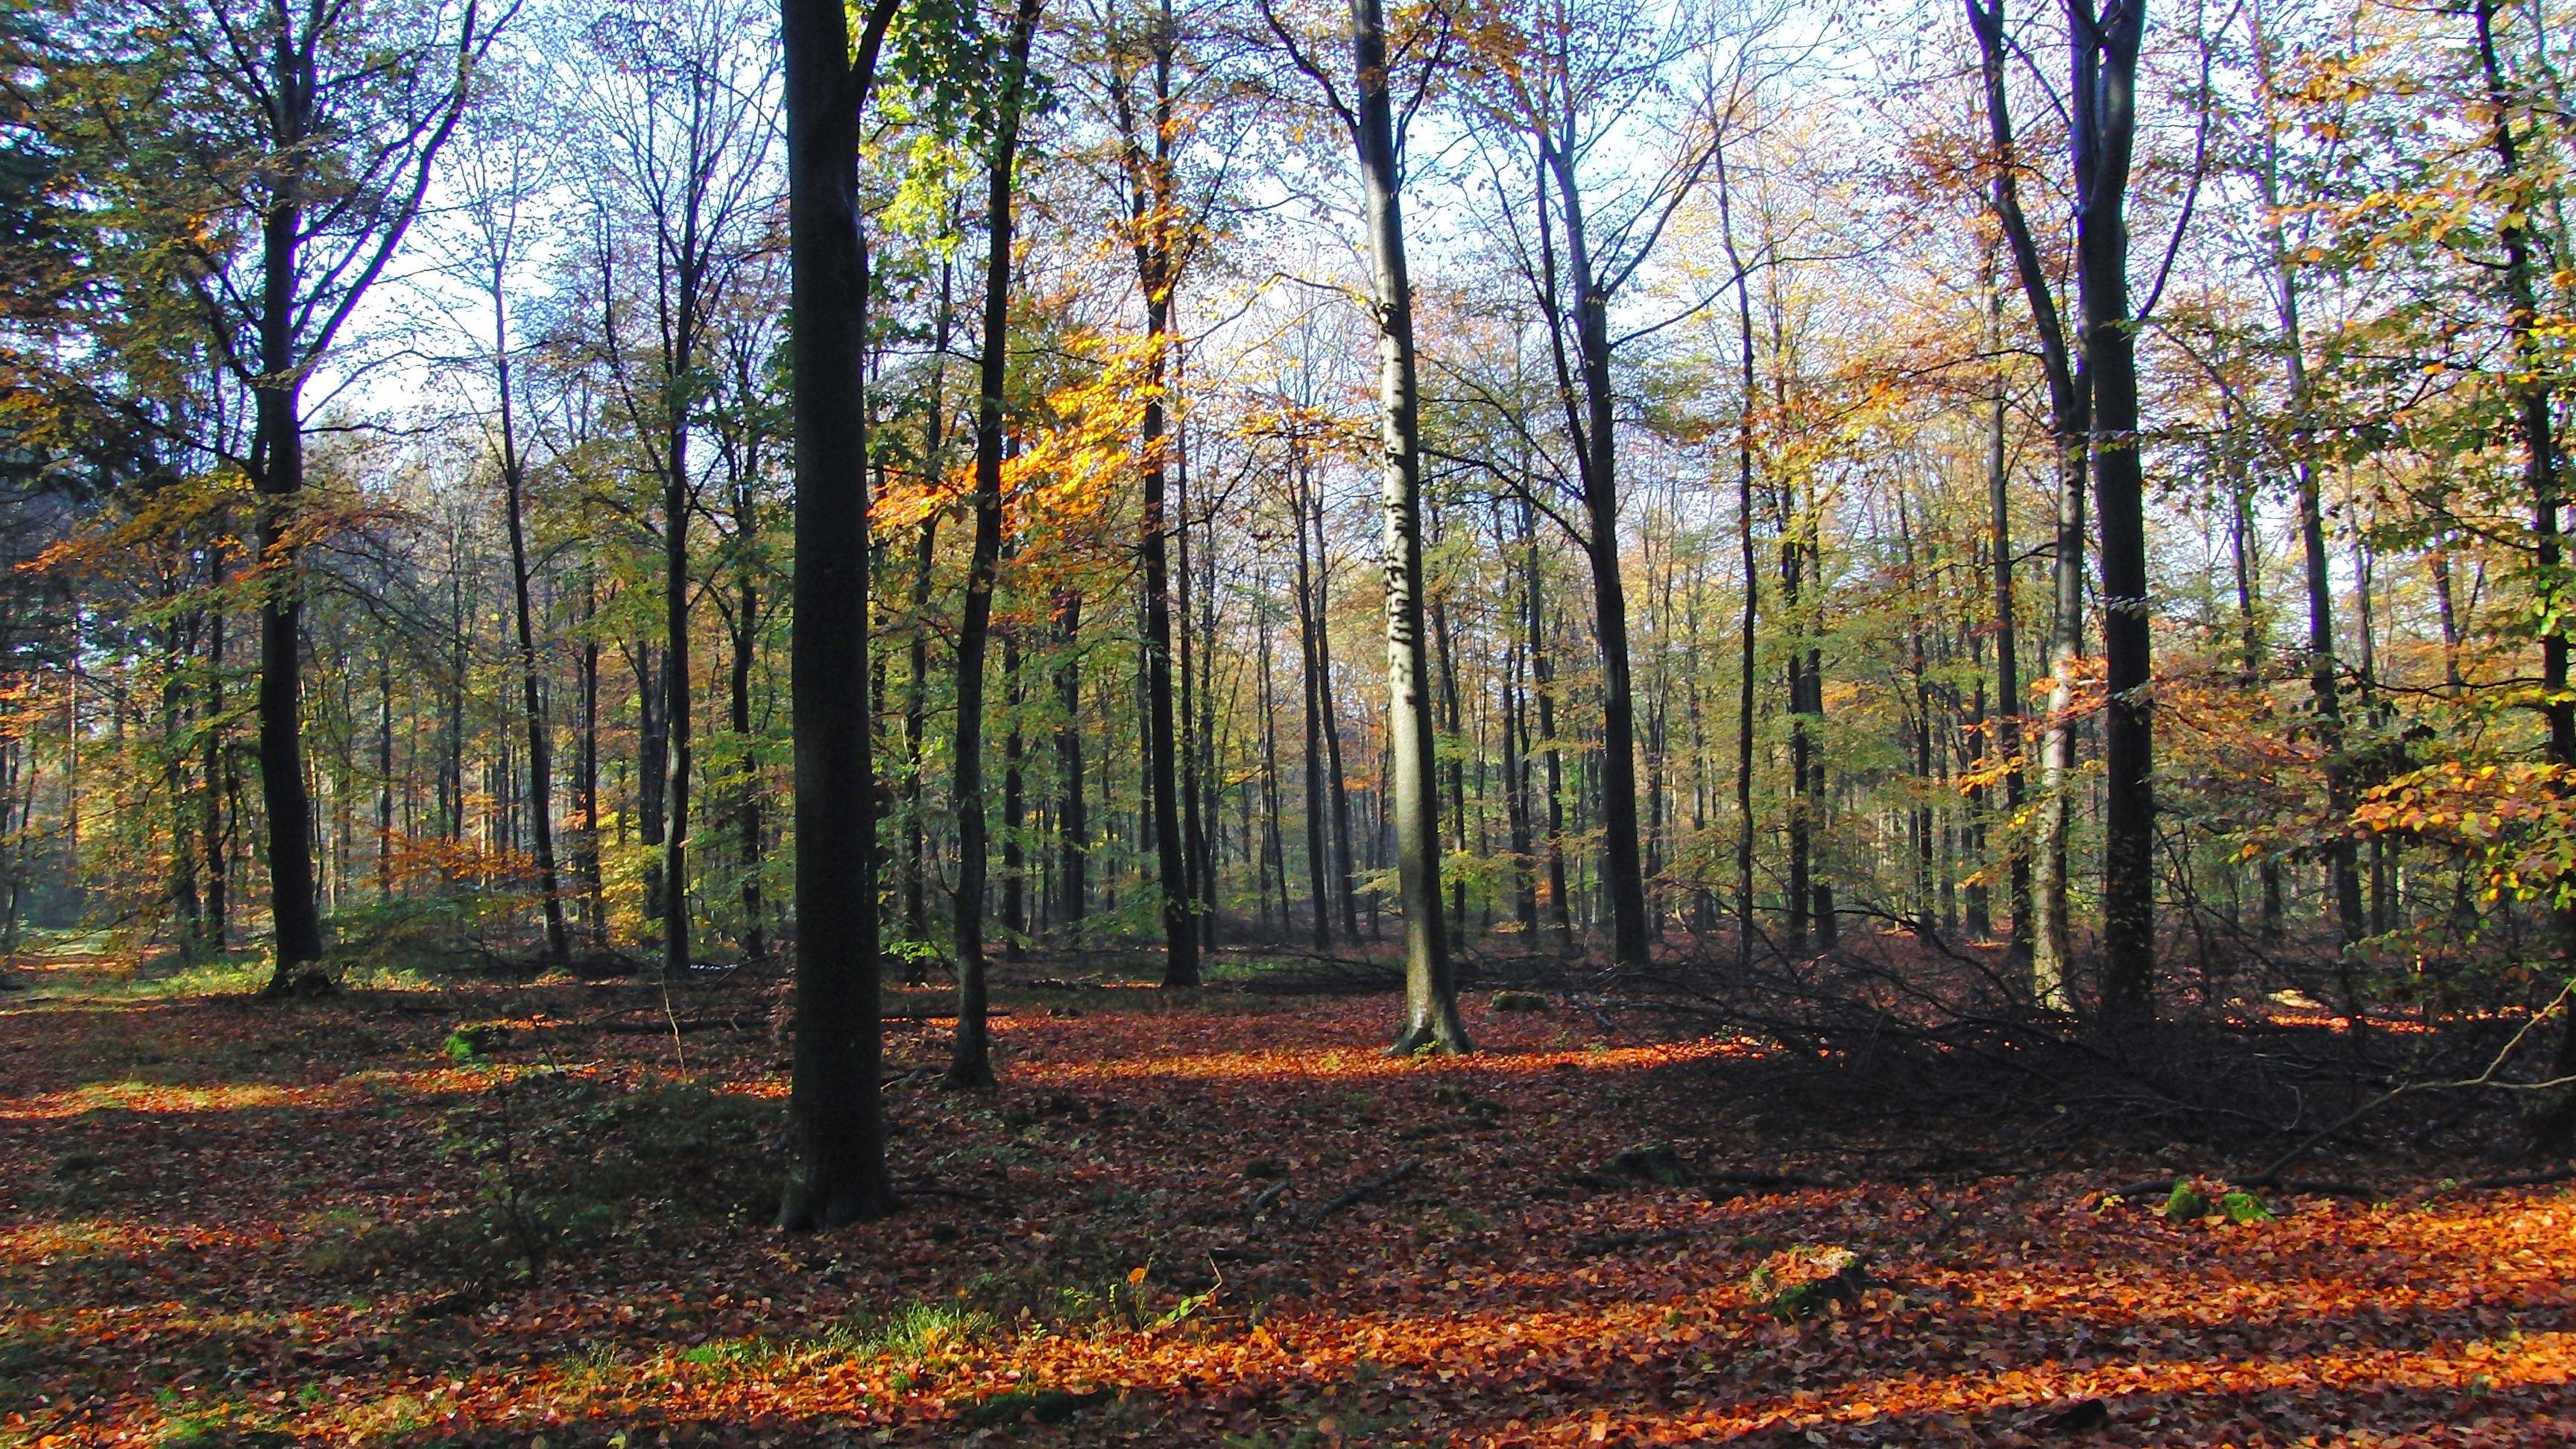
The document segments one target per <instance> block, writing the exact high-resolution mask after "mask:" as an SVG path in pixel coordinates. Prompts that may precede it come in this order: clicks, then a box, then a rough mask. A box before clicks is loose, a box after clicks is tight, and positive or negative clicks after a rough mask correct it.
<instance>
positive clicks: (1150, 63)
mask: <svg viewBox="0 0 2576 1449" xmlns="http://www.w3.org/2000/svg"><path fill="white" fill-rule="evenodd" d="M1176 43H1177V37H1176V35H1175V33H1174V29H1173V25H1172V11H1171V7H1170V5H1169V4H1168V3H1167V0H1166V3H1164V4H1162V5H1160V6H1159V8H1158V9H1157V11H1156V13H1155V14H1154V15H1153V17H1152V19H1151V20H1150V22H1149V29H1148V31H1147V34H1146V37H1145V50H1146V55H1145V62H1146V63H1145V67H1144V68H1145V70H1146V72H1147V73H1148V76H1149V79H1150V84H1151V86H1152V95H1151V101H1152V105H1153V113H1152V116H1151V119H1150V124H1151V126H1152V131H1153V134H1152V135H1151V136H1150V137H1148V136H1146V135H1145V134H1143V130H1144V127H1145V125H1146V124H1148V122H1147V121H1146V118H1143V117H1139V116H1138V115H1136V114H1135V110H1134V105H1133V98H1132V95H1131V92H1130V90H1129V77H1128V76H1125V75H1121V76H1119V77H1118V78H1117V80H1116V82H1115V84H1114V85H1113V87H1112V90H1113V99H1114V101H1115V105H1116V109H1117V112H1118V126H1119V132H1120V136H1121V140H1122V145H1121V146H1120V149H1119V159H1120V164H1121V166H1122V167H1123V168H1124V170H1125V173H1126V178H1127V203H1128V215H1127V224H1128V230H1129V241H1130V246H1131V250H1132V251H1133V253H1134V256H1135V262H1136V280H1137V284H1138V286H1139V287H1140V288H1141V289H1142V290H1143V292H1144V294H1145V337H1146V346H1147V347H1148V348H1149V349H1150V354H1149V359H1148V362H1147V367H1146V370H1147V378H1146V386H1145V388H1144V417H1143V423H1142V427H1141V429H1140V433H1141V437H1140V440H1139V452H1140V454H1141V455H1142V458H1143V473H1144V488H1145V499H1144V516H1143V518H1142V519H1141V520H1140V525H1139V526H1140V529H1141V534H1142V537H1141V538H1140V540H1139V541H1140V543H1141V544H1142V548H1143V557H1144V585H1145V600H1144V603H1145V719H1146V725H1145V742H1144V743H1145V787H1146V796H1147V807H1148V809H1150V810H1151V812H1152V814H1153V820H1154V861H1155V867H1156V876H1157V879H1158V880H1159V882H1160V885H1161V888H1162V893H1163V952H1164V954H1163V985H1165V986H1167V987H1175V988H1187V987H1193V986H1196V985H1198V984H1199V922H1198V920H1197V914H1198V913H1197V905H1196V901H1195V898H1194V893H1193V891H1192V889H1191V886H1192V881H1191V879H1190V867H1191V862H1192V860H1193V857H1194V855H1195V850H1194V848H1193V836H1192V834H1191V833H1190V832H1191V831H1194V830H1195V829H1196V828H1197V826H1198V818H1197V817H1198V809H1197V800H1196V798H1195V795H1193V797H1192V799H1191V800H1190V802H1189V810H1188V815H1189V820H1188V825H1187V827H1185V826H1184V824H1183V820H1182V814H1183V810H1182V801H1181V792H1182V787H1181V777H1182V775H1183V774H1184V772H1185V770H1186V766H1185V765H1184V764H1183V762H1182V749H1183V746H1184V745H1185V744H1186V742H1187V734H1188V730H1187V725H1188V703H1189V701H1188V693H1189V684H1190V681H1189V665H1190V661H1189V655H1188V641H1187V637H1186V636H1187V626H1188V609H1187V591H1188V570H1189V543H1188V528H1189V521H1188V519H1187V518H1186V517H1181V518H1178V519H1177V520H1176V519H1175V518H1174V517H1173V516H1172V515H1171V512H1170V509H1169V507H1168V504H1167V497H1166V487H1167V484H1168V482H1169V468H1168V463H1169V458H1168V454H1169V452H1170V448H1171V445H1170V443H1169V442H1167V441H1166V424H1167V421H1168V419H1167V418H1166V416H1165V411H1164V397H1165V395H1166V393H1167V392H1168V390H1169V386H1170V379H1171V374H1172V352H1173V349H1175V348H1177V347H1178V346H1179V340H1178V339H1177V338H1176V337H1175V336H1173V333H1172V303H1173V293H1174V292H1175V290H1176V289H1177V288H1178V287H1179V286H1180V273H1181V267H1182V265H1183V262H1184V257H1185V253H1184V250H1183V248H1184V246H1185V245H1186V243H1185V241H1184V239H1183V237H1182V235H1181V229H1182V228H1183V227H1184V226H1185V225H1186V218H1184V217H1183V216H1181V215H1180V213H1179V199H1178V193H1177V189H1176V185H1175V180H1176V178H1175V176H1174V172H1173V159H1172V148H1173V144H1174V142H1175V140H1176V139H1177V138H1178V133H1179V125H1180V122H1179V117H1178V114H1177V110H1176V107H1177V104H1178V98H1177V97H1176V96H1175V95H1174V93H1173V89H1172V62H1173V58H1174V53H1175V46H1176ZM1183 506H1184V507H1185V508H1186V498H1184V500H1183ZM1175 531H1178V532H1179V533H1180V534H1181V535H1182V543H1181V568H1182V592H1183V611H1182V622H1183V635H1184V638H1183V642H1182V645H1181V659H1180V663H1181V694H1182V700H1181V706H1180V709H1181V716H1180V719H1179V721H1178V723H1177V724H1176V722H1175V719H1174V707H1173V693H1172V662H1173V645H1172V572H1171V560H1170V553H1169V549H1170V539H1171V536H1172V534H1173V533H1174V532H1175ZM1192 779H1193V780H1195V776H1192Z"/></svg>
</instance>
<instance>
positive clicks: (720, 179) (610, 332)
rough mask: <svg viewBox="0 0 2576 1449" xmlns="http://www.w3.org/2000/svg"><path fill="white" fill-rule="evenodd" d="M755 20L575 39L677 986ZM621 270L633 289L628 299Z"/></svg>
mask: <svg viewBox="0 0 2576 1449" xmlns="http://www.w3.org/2000/svg"><path fill="white" fill-rule="evenodd" d="M747 15H748V11H747V10H746V8H745V4H744V0H691V3H690V4H687V5H682V6H665V7H660V8H657V9H655V10H654V11H653V12H651V16H650V18H645V17H643V16H640V15H637V14H632V13H629V12H626V11H624V10H614V9H612V10H608V11H604V12H601V13H599V14H597V15H595V16H593V17H592V23H590V24H588V25H586V26H585V27H584V29H583V31H582V35H583V37H584V40H585V42H586V43H587V44H588V45H589V46H590V47H591V48H592V49H593V50H594V51H595V53H596V56H597V60H598V62H599V63H598V66H597V67H596V69H594V70H592V71H591V72H590V73H589V79H590V95H589V97H588V98H587V100H586V103H585V105H584V108H583V113H584V114H585V115H586V116H587V117H588V118H589V119H590V121H591V123H592V126H593V127H594V130H595V134H594V136H593V137H592V138H591V139H592V144H591V147H590V156H591V160H592V166H593V170H594V184H595V185H596V186H597V187H598V188H599V191H600V194H599V195H598V196H597V197H596V198H595V205H596V206H597V209H598V211H599V214H600V217H601V230H600V234H599V236H598V237H597V239H596V245H597V247H598V248H599V254H598V256H597V257H596V258H595V262H596V265H597V266H598V268H599V270H600V272H601V274H602V277H601V284H600V290H601V295H600V298H599V301H600V305H601V307H602V310H603V316H602V317H601V319H600V335H599V338H598V342H599V345H600V347H601V348H602V349H603V351H604V352H605V353H606V358H607V362H608V367H609V375H610V378H611V381H612V383H613V385H614V387H615V389H616V396H617V401H618V406H619V408H620V410H621V411H622V412H623V413H624V414H625V418H626V422H627V424H628V426H629V428H630V429H631V430H632V434H633V438H632V441H633V445H634V447H635V448H636V450H637V452H638V453H639V454H641V456H642V457H643V459H644V460H645V463H646V465H647V467H648V468H649V469H650V471H651V473H652V474H653V476H654V478H655V480H656V481H657V482H658V483H659V485H660V494H661V497H660V516H659V520H658V527H659V535H660V537H659V542H660V544H661V602H662V618H661V626H662V649H663V657H662V663H661V669H660V678H659V693H660V695H661V710H660V725H661V729H662V732H663V736H664V753H663V760H662V767H663V768H662V776H663V780H664V785H663V787H662V791H661V796H660V799H661V801H662V809H664V810H666V811H667V812H668V823H667V825H666V826H665V827H664V829H663V831H662V836H661V840H662V851H661V859H660V861H659V880H660V898H659V899H658V900H657V901H655V902H653V903H652V904H653V907H654V908H655V909H656V911H657V912H658V914H659V915H660V917H661V923H660V924H661V937H662V963H661V969H662V971H663V973H664V974H665V975H666V976H670V977H678V976H680V975H682V974H684V973H686V972H687V970H688V969H689V939H690V928H689V875H688V861H689V847H690V838H689V828H690V826H689V809H690V804H691V792H692V789H693V786H694V783H695V779H696V774H695V770H696V761H695V757H694V753H693V750H692V736H693V728H692V727H693V710H692V704H693V700H694V697H695V691H694V690H693V688H692V684H693V679H692V675H691V669H692V665H691V649H690V643H691V637H690V631H689V606H690V599H691V596H692V570H691V564H690V552H689V525H690V520H691V519H692V518H693V517H694V516H695V515H696V513H697V511H698V492H699V482H698V464H697V462H696V461H695V460H694V458H693V456H692V448H693V445H694V444H695V442H696V437H697V433H698V431H699V427H700V421H701V413H702V411H703V407H704V404H705V400H706V397H707V394H708V391H709V388H708V380H707V376H706V371H707V367H708V364H709V361H710V357H709V350H708V349H709V344H710V342H711V340H712V335H713V332H714V329H715V327H716V324H717V319H718V318H719V317H720V316H721V315H722V314H723V312H724V309H725V305H726V302H727V300H728V298H729V297H730V295H731V293H732V291H733V290H734V289H735V288H736V287H737V286H739V285H740V284H741V282H742V281H743V278H744V274H745V270H746V268H747V266H748V264H749V262H750V260H751V258H752V256H753V254H754V253H755V252H756V251H757V250H758V249H759V247H760V246H761V245H762V238H761V235H760V230H759V228H760V226H761V224H762V221H763V216H762V207H763V204H764V202H765V201H766V199H767V191H766V187H767V185H768V182H769V176H770V168H771V165H772V162H773V157H772V154H771V148H772V141H773V132H774V128H775V122H774V118H773V117H772V115H771V112H770V109H769V95H768V92H769V87H770V83H771V78H772V76H773V75H774V74H775V71H776V66H777V60H776V58H775V56H774V54H772V53H771V52H770V51H768V50H767V49H765V48H763V47H762V45H761V44H760V42H759V41H758V40H757V39H756V32H754V31H751V30H750V29H749V28H748V27H747V24H746V21H747ZM629 224H631V225H632V227H633V231H632V232H631V233H629V232H627V231H626V230H625V229H624V228H625V226H626V225H629ZM639 273H640V275H639ZM621 275H622V276H623V277H624V279H625V281H624V284H623V285H624V286H625V287H626V288H631V289H632V291H631V292H628V291H621V288H620V283H619V281H618V278H619V276H621ZM621 307H623V308H624V309H625V311H624V314H623V315H622V316H621V315H620V312H619V309H620V308H621ZM638 314H640V315H638ZM649 825H650V822H649V821H648V828H649Z"/></svg>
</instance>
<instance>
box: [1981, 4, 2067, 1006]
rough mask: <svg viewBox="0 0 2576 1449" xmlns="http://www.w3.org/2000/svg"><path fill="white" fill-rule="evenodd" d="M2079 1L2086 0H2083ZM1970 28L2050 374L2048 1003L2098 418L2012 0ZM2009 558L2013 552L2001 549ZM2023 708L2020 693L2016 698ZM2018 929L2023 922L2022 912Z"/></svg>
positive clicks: (2043, 914) (2062, 982) (2059, 988)
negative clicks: (2010, 14)
mask: <svg viewBox="0 0 2576 1449" xmlns="http://www.w3.org/2000/svg"><path fill="white" fill-rule="evenodd" d="M2079 3H2081V0H2079ZM1967 9H1968V24H1969V28H1970V29H1971V30H1973V31H1975V32H1976V36H1977V46H1978V58H1979V73H1980V77H1981V80H1982V82H1983V88H1984V91H1985V112H1986V124H1987V130H1988V133H1989V136H1990V139H1991V142H1992V145H1993V154H1992V156H1990V157H1989V158H1988V160H1989V163H1990V164H1991V165H1992V166H1993V168H1994V179H1993V183H1992V189H1991V195H1992V201H1993V206H1994V211H1995V220H1996V223H1997V225H1998V227H1999V228H2000V229H2001V230H2002V232H2003V235H2004V241H2005V243H2006V245H2007V246H2008V247H2009V249H2010V250H2011V252H2012V258H2013V271H2014V274H2015V275H2016V276H2017V277H2018V278H2019V280H2020V282H2021V290H2022V297H2023V300H2024V301H2025V302H2026V303H2027V304H2028V306H2029V308H2030V314H2031V326H2032V330H2033V331H2034V332H2035V333H2036V334H2037V340H2038V342H2039V353H2040V362H2041V366H2042V370H2043V372H2044V373H2045V374H2046V376H2047V379H2048V405H2049V431H2050V434H2051V438H2052V441H2053V442H2054V443H2055V445H2056V447H2055V452H2056V454H2057V470H2056V479H2057V488H2056V496H2057V510H2056V511H2057V539H2056V544H2055V547H2054V549H2053V553H2054V557H2053V559H2052V560H2051V569H2052V575H2053V582H2054V585H2055V588H2054V604H2055V608H2054V612H2053V615H2052V621H2051V624H2050V628H2049V647H2048V656H2049V657H2048V667H2049V678H2050V680H2051V685H2050V688H2049V696H2048V718H2047V722H2046V725H2045V727H2044V729H2043V731H2042V734H2041V740H2040V762H2039V769H2040V799H2039V804H2038V810H2037V817H2038V818H2037V830H2036V832H2035V835H2036V838H2035V839H2034V841H2033V844H2032V850H2031V853H2032V854H2033V855H2035V856H2036V857H2037V858H2038V864H2037V869H2036V871H2035V877H2036V878H2035V880H2034V881H2033V885H2032V902H2031V928H2030V932H2029V935H2030V938H2031V941H2030V950H2031V992H2032V995H2033V996H2034V997H2035V998H2037V1000H2038V1001H2039V1003H2040V1004H2041V1005H2043V1006H2047V1007H2052V1008H2060V1009H2062V1008H2064V1007H2066V1006H2067V1005H2068V1004H2069V1003H2068V998H2067V994H2066V977H2067V972H2068V970H2069V965H2070V963H2069V960H2068V958H2069V955H2070V954H2071V952H2072V949H2073V945H2072V939H2073V938H2072V932H2071V929H2070V927H2069V923H2068V920H2067V861H2066V834H2067V822H2068V812H2069V802H2068V799H2067V795H2068V791H2069V790H2070V789H2071V779H2070V777H2071V776H2072V774H2073V760H2074V730H2073V728H2072V724H2071V718H2072V714H2073V710H2074V705H2075V688H2074V677H2075V667H2076V660H2077V658H2078V656H2080V655H2081V654H2082V652H2083V642H2084V484H2085V474H2086V452H2087V439H2088V437H2089V435H2090V430H2091V427H2092V423H2091V413H2090V395H2089V391H2088V389H2087V388H2086V387H2085V386H2082V385H2079V384H2080V383H2081V382H2082V381H2083V380H2082V379H2079V378H2078V377H2077V375H2076V371H2075V363H2074V355H2073V352H2072V350H2071V349H2070V347H2069V345H2068V341H2067V337H2066V331H2065V326H2064V323H2063V321H2062V314H2061V312H2060V309H2059V307H2058V305H2057V294H2056V292H2055V291H2054V290H2053V285H2054V284H2053V283H2052V281H2051V280H2050V273H2049V271H2048V269H2047V267H2046V265H2045V263H2044V262H2043V261H2042V259H2041V257H2040V254H2039V248H2038V244H2037V243H2036V242H2035V241H2034V240H2033V238H2032V235H2031V229H2030V224H2029V221H2028V219H2027V218H2026V217H2025V216H2024V214H2023V212H2022V206H2021V190H2020V181H2019V175H2020V166H2021V162H2020V155H2019V150H2018V146H2017V142H2016V139H2015V136H2014V131H2013V121H2012V113H2011V110H2010V109H2009V107H2008V106H2007V104H2006V101H2005V88H2004V77H2005V72H2006V67H2007V64H2008V62H2009V59H2010V54H2011V51H2010V45H2009V42H2008V40H2007V37H2006V26H2005V22H2004V0H1986V3H1984V4H1982V5H1981V4H1980V3H1979V0H1967ZM2003 556H2004V557H2006V558H2009V557H2010V555H2009V554H2005V555H2003ZM2012 704H2013V707H2014V708H2015V709H2016V710H2018V708H2019V704H2020V702H2019V701H2018V700H2016V701H2013V702H2012ZM2014 931H2015V934H2016V935H2019V934H2021V928H2020V926H2019V924H2018V921H2016V924H2015V926H2014Z"/></svg>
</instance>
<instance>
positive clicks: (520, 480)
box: [492, 260, 572, 966]
mask: <svg viewBox="0 0 2576 1449" xmlns="http://www.w3.org/2000/svg"><path fill="white" fill-rule="evenodd" d="M507 280H508V279H507V277H506V276H505V275H504V273H503V270H502V264H501V263H500V262H499V261H498V260H496V261H495V262H494V264H493V268H492V366H493V376H494V380H495V382H496V384H497V386H498V388H499V390H500V395H501V487H502V491H503V494H504V498H503V500H502V503H503V509H504V511H505V513H506V515H507V518H506V520H505V521H506V522H507V523H508V525H509V534H510V603H511V608H512V611H513V617H514V622H515V623H516V624H517V626H518V654H519V710H520V723H521V726H522V727H523V728H524V729H525V730H526V731H527V735H528V827H529V839H530V841H531V842H532V843H533V844H534V845H535V847H536V851H535V854H536V858H537V895H538V900H539V902H540V904H541V905H542V907H543V909H544V911H545V922H546V948H545V959H546V960H547V961H548V962H551V963H553V964H555V965H558V966H560V965H562V964H563V963H564V962H565V961H567V960H569V959H571V956H572V946H571V942H570V941H569V940H568V939H567V937H566V935H565V932H564V913H563V889H562V882H561V881H560V880H559V879H558V878H557V875H556V871H555V830H554V798H555V790H554V740H553V738H552V736H551V735H550V734H549V733H548V731H547V729H546V714H545V695H544V692H543V682H542V681H543V677H542V676H541V675H540V674H539V673H538V670H537V634H536V622H535V620H536V609H535V605H534V603H533V601H532V599H531V597H530V589H529V581H528V528H527V521H526V517H525V514H526V511H527V496H528V475H527V468H526V465H525V463H524V461H523V460H522V459H521V458H520V456H519V433H518V414H517V412H516V410H515V403H514V401H513V397H514V393H515V391H516V389H515V388H513V387H512V385H511V367H510V332H509V326H510V316H509V310H508V308H507V306H506V305H505V303H504V302H503V297H504V296H505V295H506V294H505V292H504V290H503V288H504V287H505V285H506V283H507Z"/></svg>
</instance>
